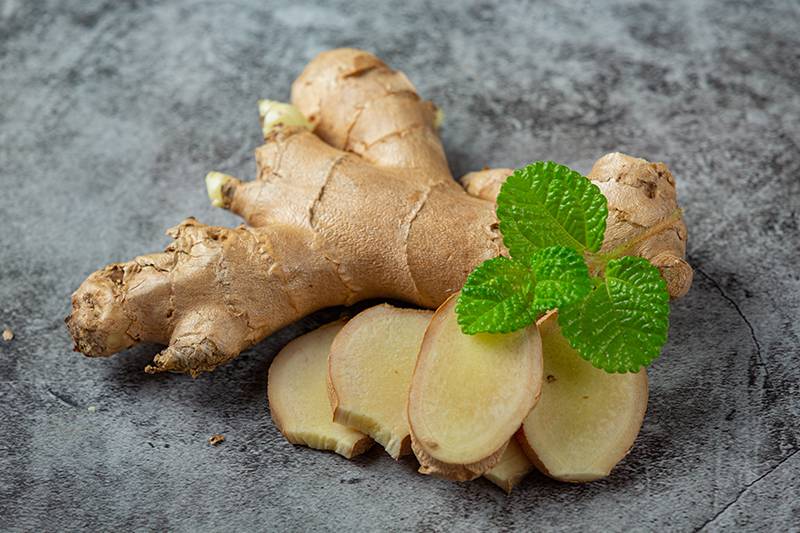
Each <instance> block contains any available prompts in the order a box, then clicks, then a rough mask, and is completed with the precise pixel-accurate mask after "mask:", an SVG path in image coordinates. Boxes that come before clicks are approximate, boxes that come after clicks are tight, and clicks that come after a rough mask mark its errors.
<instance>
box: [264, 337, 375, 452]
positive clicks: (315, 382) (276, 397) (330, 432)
mask: <svg viewBox="0 0 800 533" xmlns="http://www.w3.org/2000/svg"><path fill="white" fill-rule="evenodd" d="M342 326H343V324H342V323H333V324H328V325H326V326H322V327H321V328H318V329H316V330H314V331H312V332H310V333H307V334H305V335H303V336H302V337H298V338H297V339H295V340H293V341H292V342H290V343H289V344H287V345H286V347H285V348H283V350H281V351H280V353H279V354H278V355H277V356H276V357H275V360H274V361H273V362H272V365H271V366H270V369H269V378H268V382H267V394H268V396H269V408H270V414H271V415H272V420H274V421H275V425H277V426H278V429H280V430H281V432H282V433H283V434H284V435H285V436H286V440H288V441H289V442H291V443H292V444H304V445H306V446H309V447H311V448H315V449H318V450H332V451H334V452H336V453H338V454H339V455H343V456H344V457H347V458H350V457H353V456H355V455H358V454H360V453H363V452H365V451H366V450H367V449H369V447H370V446H372V444H373V441H372V439H370V438H369V437H368V436H367V435H364V434H363V433H361V432H359V431H356V430H354V429H351V428H348V427H345V426H343V425H341V424H337V423H335V422H334V421H333V413H332V412H331V407H330V403H329V402H328V394H327V391H326V388H325V375H326V373H327V369H328V354H329V353H330V349H331V344H332V343H333V339H334V338H335V337H336V334H337V333H339V331H340V330H341V329H342Z"/></svg>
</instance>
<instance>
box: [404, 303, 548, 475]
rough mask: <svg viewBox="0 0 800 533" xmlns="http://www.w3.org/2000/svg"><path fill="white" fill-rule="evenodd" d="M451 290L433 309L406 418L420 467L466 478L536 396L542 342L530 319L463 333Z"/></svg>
mask: <svg viewBox="0 0 800 533" xmlns="http://www.w3.org/2000/svg"><path fill="white" fill-rule="evenodd" d="M456 298H457V295H454V296H452V297H450V298H449V299H448V300H447V301H446V302H445V303H444V304H443V305H442V307H440V308H439V310H438V311H436V314H435V315H434V316H433V319H432V320H431V324H430V326H429V327H428V330H427V332H426V333H425V338H424V339H423V341H422V347H421V349H420V354H419V358H418V360H417V366H416V368H415V370H414V377H413V378H412V382H411V391H410V393H409V401H408V420H409V423H410V426H411V447H412V449H413V450H414V454H415V455H416V456H417V459H418V460H419V462H420V465H421V467H420V472H422V473H423V474H432V475H435V476H437V477H442V478H446V479H452V480H455V481H467V480H470V479H474V478H476V477H478V476H480V475H482V474H485V473H486V472H488V471H489V470H490V469H491V468H493V467H494V466H495V465H496V464H497V463H498V462H499V461H500V458H501V457H502V455H503V452H505V450H506V447H507V445H508V441H509V439H510V438H511V436H512V435H514V433H515V432H516V431H517V429H518V428H519V426H520V424H521V423H522V420H523V419H524V418H525V416H526V415H527V414H528V412H530V410H531V409H532V408H533V406H534V404H535V403H536V399H537V398H538V396H539V392H540V390H541V380H542V347H541V340H540V338H539V331H538V329H537V328H536V326H535V325H531V326H529V327H527V328H525V329H522V330H519V331H516V332H513V333H508V334H503V335H491V334H488V333H480V334H478V335H465V334H463V333H462V332H461V326H459V325H458V322H457V317H456V314H455V306H456Z"/></svg>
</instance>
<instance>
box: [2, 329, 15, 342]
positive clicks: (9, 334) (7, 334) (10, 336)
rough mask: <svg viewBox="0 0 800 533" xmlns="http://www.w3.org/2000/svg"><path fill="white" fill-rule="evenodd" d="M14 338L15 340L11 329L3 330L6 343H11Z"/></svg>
mask: <svg viewBox="0 0 800 533" xmlns="http://www.w3.org/2000/svg"><path fill="white" fill-rule="evenodd" d="M13 338H14V332H13V331H11V330H10V329H6V330H3V340H4V341H10V340H11V339H13Z"/></svg>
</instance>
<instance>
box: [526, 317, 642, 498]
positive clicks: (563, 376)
mask: <svg viewBox="0 0 800 533" xmlns="http://www.w3.org/2000/svg"><path fill="white" fill-rule="evenodd" d="M557 318H558V314H557V313H556V312H555V311H551V312H550V313H548V314H547V315H545V316H544V317H542V319H540V320H539V321H538V325H539V331H540V333H541V335H542V348H543V355H544V374H543V375H544V376H545V377H544V379H543V383H542V395H541V397H540V398H539V401H538V403H537V404H536V407H535V408H534V409H533V410H532V411H531V412H530V414H529V415H528V416H527V417H526V418H525V421H524V422H523V423H522V428H521V429H520V431H519V433H518V438H519V440H520V444H521V445H522V447H523V449H524V450H525V453H527V454H528V456H529V457H530V459H531V461H533V463H534V464H535V465H536V467H537V468H538V469H539V470H541V472H542V473H543V474H545V475H548V476H550V477H552V478H555V479H558V480H561V481H575V482H579V481H591V480H594V479H598V478H602V477H605V476H607V475H608V474H609V473H610V472H611V469H612V468H613V467H614V466H615V465H616V464H617V463H618V462H619V461H620V460H621V459H622V458H623V457H624V456H625V455H626V454H627V453H628V451H630V449H631V447H632V446H633V442H634V440H635V439H636V436H637V434H638V433H639V428H640V427H641V425H642V419H643V418H644V412H645V408H646V407H647V376H646V374H645V371H644V369H642V370H641V371H639V372H638V373H636V374H633V373H628V374H610V373H608V372H605V371H604V370H600V369H597V368H595V367H593V366H592V364H591V363H590V362H588V361H586V360H584V359H582V358H581V357H580V355H578V352H577V351H576V350H574V349H573V348H571V347H570V346H569V343H568V342H567V340H566V339H565V338H564V337H563V336H562V335H561V328H560V327H559V325H558V322H557Z"/></svg>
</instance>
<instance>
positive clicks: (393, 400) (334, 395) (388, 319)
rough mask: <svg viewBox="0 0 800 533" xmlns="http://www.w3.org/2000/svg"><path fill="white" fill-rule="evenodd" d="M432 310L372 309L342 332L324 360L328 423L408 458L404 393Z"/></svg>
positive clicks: (389, 451)
mask: <svg viewBox="0 0 800 533" xmlns="http://www.w3.org/2000/svg"><path fill="white" fill-rule="evenodd" d="M432 316H433V312H432V311H423V310H417V309H399V308H396V307H392V306H390V305H386V304H383V305H378V306H375V307H371V308H369V309H367V310H365V311H363V312H361V313H359V314H358V315H357V316H356V317H354V318H353V319H352V320H350V322H348V323H347V325H346V326H345V327H344V328H342V330H341V331H340V332H339V334H338V335H337V336H336V339H335V340H334V341H333V345H332V346H331V353H330V357H329V358H328V376H327V381H326V384H327V389H328V398H329V400H330V403H331V407H332V409H333V420H334V422H338V423H340V424H343V425H345V426H347V427H350V428H353V429H356V430H358V431H361V432H362V433H366V434H368V435H369V436H371V437H372V438H373V439H374V440H375V441H376V442H377V443H378V444H380V445H381V446H383V447H384V448H385V449H386V451H387V452H388V453H389V455H391V456H392V457H393V458H395V459H397V458H399V457H400V456H402V455H407V454H409V453H411V437H410V435H409V427H408V410H407V406H408V389H409V387H410V385H411V376H412V375H413V373H414V365H415V364H416V362H417V355H418V354H419V348H420V345H421V344H422V337H423V335H425V330H426V329H427V327H428V324H430V321H431V317H432Z"/></svg>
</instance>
